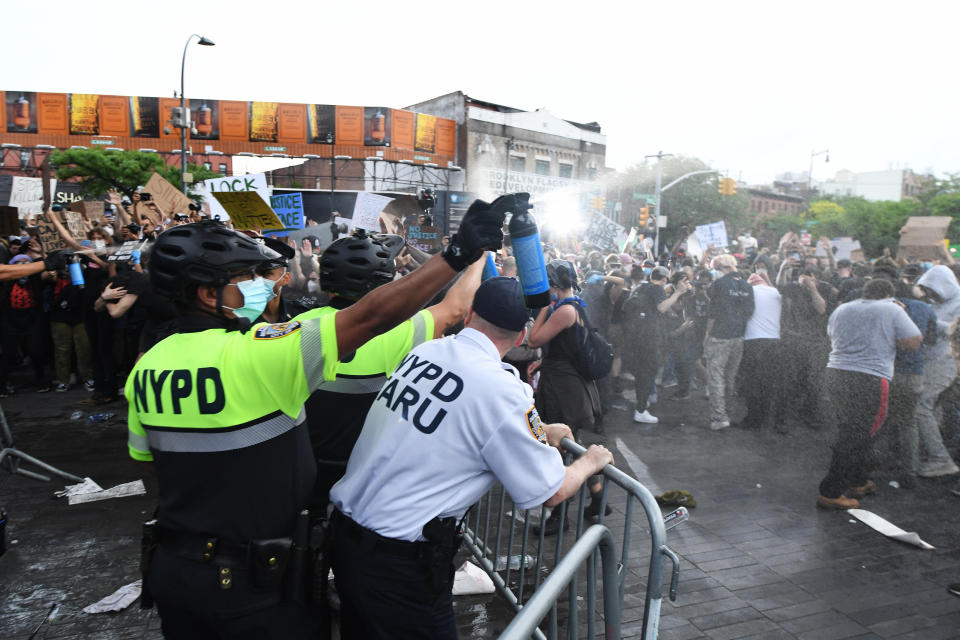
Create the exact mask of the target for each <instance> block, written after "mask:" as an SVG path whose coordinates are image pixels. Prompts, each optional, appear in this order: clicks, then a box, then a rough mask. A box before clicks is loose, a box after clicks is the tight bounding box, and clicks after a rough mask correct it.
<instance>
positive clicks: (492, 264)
mask: <svg viewBox="0 0 960 640" xmlns="http://www.w3.org/2000/svg"><path fill="white" fill-rule="evenodd" d="M499 275H500V272H499V271H497V261H496V260H494V259H493V251H487V259H486V260H484V262H483V275H482V276H481V277H480V280H481V281H486V280H489V279H490V278H496V277H497V276H499Z"/></svg>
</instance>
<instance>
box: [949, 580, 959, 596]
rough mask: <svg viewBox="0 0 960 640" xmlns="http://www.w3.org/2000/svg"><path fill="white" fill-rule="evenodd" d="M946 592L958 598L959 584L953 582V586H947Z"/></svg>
mask: <svg viewBox="0 0 960 640" xmlns="http://www.w3.org/2000/svg"><path fill="white" fill-rule="evenodd" d="M947 591H949V592H950V593H952V594H953V595H955V596H960V582H954V583H953V584H951V585H948V586H947Z"/></svg>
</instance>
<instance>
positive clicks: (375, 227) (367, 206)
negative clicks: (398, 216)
mask: <svg viewBox="0 0 960 640" xmlns="http://www.w3.org/2000/svg"><path fill="white" fill-rule="evenodd" d="M392 201H393V198H388V197H387V196H378V195H377V194H375V193H369V192H367V191H360V192H359V193H357V202H356V204H355V205H354V206H353V227H354V228H355V229H365V230H367V231H371V232H373V233H380V212H381V211H383V208H384V207H386V206H387V205H388V204H390V203H391V202H392Z"/></svg>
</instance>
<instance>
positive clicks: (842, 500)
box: [817, 496, 860, 509]
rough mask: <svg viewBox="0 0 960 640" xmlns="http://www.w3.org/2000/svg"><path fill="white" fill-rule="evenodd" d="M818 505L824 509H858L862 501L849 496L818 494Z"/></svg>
mask: <svg viewBox="0 0 960 640" xmlns="http://www.w3.org/2000/svg"><path fill="white" fill-rule="evenodd" d="M817 506H818V507H822V508H824V509H856V508H858V507H859V506H860V503H859V502H858V501H857V500H854V499H853V498H848V497H847V496H840V497H839V498H828V497H826V496H817Z"/></svg>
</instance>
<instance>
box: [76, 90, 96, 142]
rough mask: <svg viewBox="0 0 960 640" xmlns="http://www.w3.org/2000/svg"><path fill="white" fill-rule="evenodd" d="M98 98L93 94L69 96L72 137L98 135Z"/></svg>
mask: <svg viewBox="0 0 960 640" xmlns="http://www.w3.org/2000/svg"><path fill="white" fill-rule="evenodd" d="M99 106H100V96H99V95H96V94H93V93H71V94H70V133H71V134H72V135H93V136H95V135H98V134H99V133H100V118H99V117H98V113H97V111H98V109H99Z"/></svg>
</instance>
